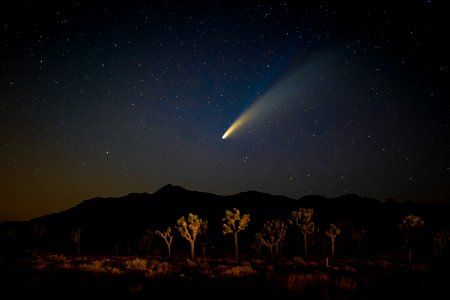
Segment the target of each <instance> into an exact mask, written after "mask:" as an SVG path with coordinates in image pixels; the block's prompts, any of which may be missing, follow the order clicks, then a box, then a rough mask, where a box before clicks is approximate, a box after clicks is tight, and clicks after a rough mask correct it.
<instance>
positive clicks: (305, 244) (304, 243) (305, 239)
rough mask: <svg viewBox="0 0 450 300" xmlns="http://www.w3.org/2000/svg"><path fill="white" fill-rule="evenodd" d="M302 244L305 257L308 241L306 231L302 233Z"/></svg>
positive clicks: (306, 255)
mask: <svg viewBox="0 0 450 300" xmlns="http://www.w3.org/2000/svg"><path fill="white" fill-rule="evenodd" d="M303 245H304V250H305V259H306V258H307V257H308V243H307V238H306V232H304V233H303Z"/></svg>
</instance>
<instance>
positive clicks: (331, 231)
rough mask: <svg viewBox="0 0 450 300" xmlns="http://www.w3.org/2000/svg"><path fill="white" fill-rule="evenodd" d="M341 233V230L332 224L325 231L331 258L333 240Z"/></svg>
mask: <svg viewBox="0 0 450 300" xmlns="http://www.w3.org/2000/svg"><path fill="white" fill-rule="evenodd" d="M339 234H341V230H340V229H339V228H337V227H336V225H334V224H330V228H329V229H327V230H326V231H325V235H326V236H327V237H329V238H330V240H331V258H334V241H335V239H336V237H337V236H338V235H339Z"/></svg>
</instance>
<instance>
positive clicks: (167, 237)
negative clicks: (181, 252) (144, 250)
mask: <svg viewBox="0 0 450 300" xmlns="http://www.w3.org/2000/svg"><path fill="white" fill-rule="evenodd" d="M156 234H157V235H159V236H160V237H162V238H163V239H164V241H165V242H166V245H167V253H168V255H169V259H170V258H171V257H172V255H171V251H170V246H171V245H172V240H173V235H172V228H170V227H167V229H166V231H164V232H161V231H159V230H157V231H156Z"/></svg>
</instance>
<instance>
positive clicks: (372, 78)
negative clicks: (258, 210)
mask: <svg viewBox="0 0 450 300" xmlns="http://www.w3.org/2000/svg"><path fill="white" fill-rule="evenodd" d="M241 2H242V1H241ZM0 6H1V7H0V10H1V13H0V14H1V23H0V36H1V39H0V41H1V44H0V120H1V121H0V178H1V181H2V184H1V187H0V220H22V219H30V218H32V217H36V216H39V215H42V214H47V213H51V212H57V211H61V210H64V209H67V208H70V207H72V206H74V205H76V204H78V203H79V202H80V201H82V200H85V199H89V198H93V197H97V196H102V197H109V196H122V195H126V194H128V193H131V192H154V191H155V190H157V189H159V188H160V187H161V186H163V185H165V184H167V183H171V184H175V185H180V186H183V187H185V188H188V189H192V190H197V191H204V192H211V193H216V194H221V195H229V194H234V193H238V192H244V191H248V190H258V191H261V192H267V193H271V194H276V195H285V196H289V197H292V198H300V197H302V196H304V195H308V194H320V195H323V196H327V197H334V196H339V195H342V194H349V193H352V194H358V195H360V196H368V197H374V198H377V199H379V200H386V199H387V198H393V199H395V200H399V201H406V200H413V201H418V202H427V201H449V199H450V189H449V184H448V183H449V182H450V157H449V155H448V153H449V150H450V149H449V146H450V143H449V141H450V139H449V120H450V106H449V101H448V99H449V91H448V79H447V78H449V76H448V75H449V74H448V73H449V70H448V68H449V61H448V53H450V51H449V50H450V49H449V45H450V43H449V37H448V34H447V33H446V29H445V28H448V25H450V24H448V23H449V21H448V17H447V16H446V14H445V13H444V12H445V9H444V4H443V1H412V2H408V3H407V5H402V4H401V3H397V4H392V3H391V2H384V1H381V2H380V1H359V2H357V3H351V2H347V1H342V2H340V1H339V2H337V1H301V3H300V1H253V2H250V3H246V2H243V3H239V2H234V1H196V2H193V3H190V2H189V1H166V2H163V1H151V3H147V2H145V1H143V2H141V1H123V2H121V1H119V2H114V3H111V2H106V1H104V2H103V1H99V2H96V1H68V2H67V3H51V2H48V3H44V4H43V3H42V2H36V3H35V2H31V1H15V3H14V4H1V5H0ZM286 80H289V81H288V82H289V85H283V82H286ZM283 93H290V94H289V95H292V96H290V98H289V101H283V99H282V98H283V97H282V95H283ZM267 95H270V97H268V96H267ZM264 97H266V98H267V100H264V101H266V104H267V108H266V111H265V113H264V114H260V115H257V116H255V118H254V120H253V121H252V122H250V123H249V124H245V125H244V126H242V128H240V131H239V134H236V136H232V137H231V138H227V139H225V140H223V139H222V135H223V134H224V132H225V131H226V130H227V128H228V127H229V126H230V125H231V124H232V123H233V122H234V120H236V119H237V118H238V117H239V115H241V114H242V113H243V112H244V111H245V110H246V109H247V108H249V107H251V106H252V104H255V103H257V101H259V100H260V99H263V98H264Z"/></svg>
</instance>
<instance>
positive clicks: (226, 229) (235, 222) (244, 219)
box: [222, 208, 250, 260]
mask: <svg viewBox="0 0 450 300" xmlns="http://www.w3.org/2000/svg"><path fill="white" fill-rule="evenodd" d="M222 220H223V222H224V223H223V234H224V235H225V234H227V233H232V234H233V236H234V255H235V257H236V260H239V244H238V233H239V232H240V231H242V230H244V229H245V228H247V226H248V223H250V215H249V214H244V215H242V216H241V212H240V211H239V209H237V208H233V211H229V210H226V211H225V218H223V219H222Z"/></svg>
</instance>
